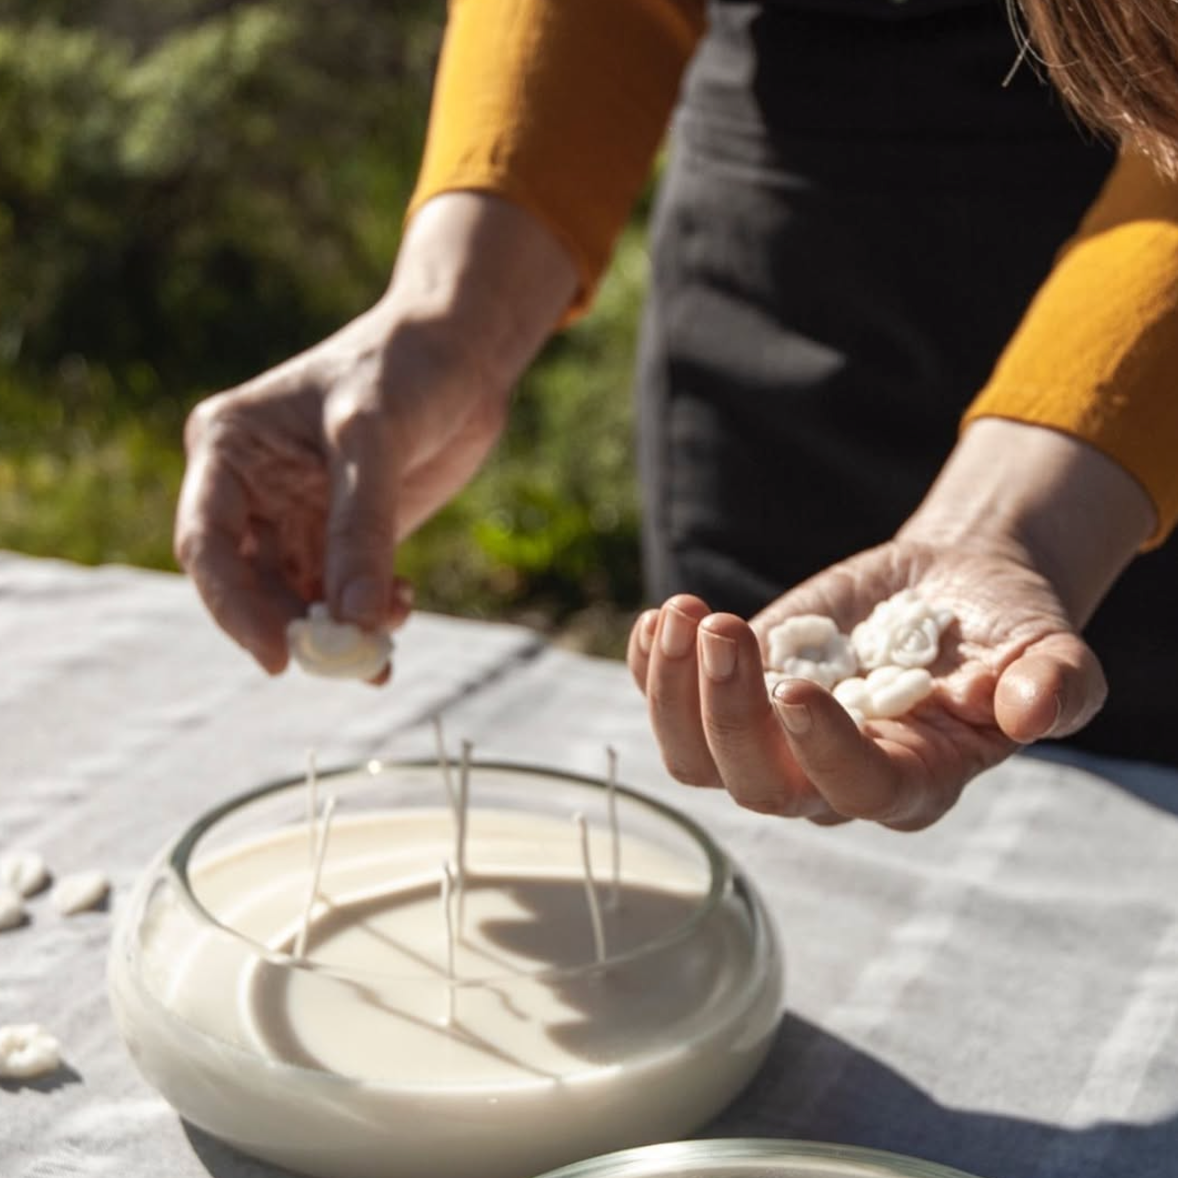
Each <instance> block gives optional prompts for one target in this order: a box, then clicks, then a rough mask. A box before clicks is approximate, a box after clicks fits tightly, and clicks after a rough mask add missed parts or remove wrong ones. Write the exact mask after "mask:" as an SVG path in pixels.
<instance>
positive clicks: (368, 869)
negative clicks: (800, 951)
mask: <svg viewBox="0 0 1178 1178" xmlns="http://www.w3.org/2000/svg"><path fill="white" fill-rule="evenodd" d="M449 787H450V788H451V789H452V788H453V782H450V783H449ZM318 791H319V792H318V796H319V799H320V800H323V799H324V798H325V797H326V796H327V795H328V794H333V795H334V797H335V810H334V817H333V819H332V821H331V824H330V828H329V830H328V834H327V844H326V854H325V857H324V867H323V872H322V877H321V879H320V883H319V888H318V891H317V892H316V893H315V895H314V896H312V885H311V881H312V878H313V876H314V858H315V855H314V851H315V840H316V838H317V837H319V836H320V833H321V824H320V823H318V822H316V823H312V822H310V821H309V819H308V804H307V797H308V792H307V787H306V785H305V784H304V782H303V780H302V779H301V778H299V779H290V780H286V781H280V782H276V783H274V784H271V785H266V786H263V787H261V788H259V789H257V790H254V791H252V792H250V793H248V794H245V795H243V796H241V797H238V798H235V799H232V800H231V801H229V802H227V803H225V804H224V805H221V806H218V807H216V808H215V809H213V810H211V811H210V812H209V813H208V814H206V815H204V816H203V817H201V818H200V819H198V820H197V821H196V822H195V823H194V824H193V825H192V826H191V827H190V828H189V829H188V830H186V831H184V832H183V833H182V834H181V835H180V836H179V837H178V838H177V839H176V841H175V842H174V843H173V844H171V845H170V846H168V847H166V848H165V849H164V850H163V851H162V852H161V853H160V855H159V856H158V858H157V859H156V861H155V862H154V863H153V864H152V865H151V866H150V867H149V868H148V870H147V871H146V872H145V873H144V875H143V877H142V879H141V880H140V882H139V884H138V886H137V888H136V889H135V891H134V893H133V894H132V896H131V897H130V898H129V901H128V903H127V904H126V906H125V907H124V909H123V910H122V912H121V913H120V916H119V919H118V921H117V923H116V928H115V933H114V937H113V940H112V946H111V954H110V960H109V989H110V996H111V1004H112V1008H113V1011H114V1014H115V1019H116V1022H117V1024H118V1026H119V1028H120V1031H121V1033H122V1035H123V1038H124V1039H125V1041H126V1043H127V1046H128V1048H129V1050H130V1052H131V1054H132V1056H133V1057H134V1059H135V1061H136V1063H137V1065H138V1067H139V1069H140V1070H141V1072H142V1073H143V1075H144V1076H145V1077H146V1078H147V1079H148V1080H149V1081H150V1082H151V1083H152V1084H153V1085H154V1086H155V1087H156V1088H157V1089H158V1090H159V1091H160V1092H161V1093H162V1094H163V1096H164V1097H165V1098H166V1099H167V1100H168V1101H169V1102H170V1103H171V1104H172V1105H173V1106H174V1107H175V1108H176V1110H177V1111H178V1112H179V1113H180V1114H181V1116H183V1117H185V1118H186V1119H187V1120H189V1121H190V1122H192V1123H193V1124H195V1125H197V1126H199V1127H200V1128H201V1129H204V1130H205V1131H207V1132H209V1133H211V1134H213V1135H214V1136H217V1137H219V1138H221V1139H222V1140H224V1141H227V1142H229V1143H230V1144H232V1145H234V1146H236V1147H237V1148H239V1149H241V1150H243V1151H244V1152H246V1153H249V1154H251V1155H254V1156H257V1157H260V1158H264V1159H266V1160H268V1161H272V1162H275V1163H277V1164H280V1165H283V1166H286V1167H288V1168H290V1169H293V1170H296V1171H301V1172H304V1173H307V1174H312V1175H320V1176H322V1178H421V1175H423V1174H428V1175H430V1178H470V1176H471V1175H472V1174H477V1175H479V1178H520V1175H522V1174H535V1173H538V1172H540V1171H543V1170H546V1169H551V1168H552V1167H554V1166H558V1165H562V1164H565V1163H567V1162H570V1161H572V1160H574V1159H577V1158H585V1157H589V1156H592V1155H594V1154H601V1153H604V1152H605V1151H607V1150H610V1149H617V1148H620V1147H624V1146H634V1145H641V1144H646V1143H649V1142H652V1141H665V1140H668V1139H673V1138H675V1137H681V1136H684V1135H685V1134H688V1133H691V1132H693V1131H695V1129H697V1128H698V1127H699V1126H700V1125H701V1124H703V1123H705V1122H706V1121H707V1120H708V1119H709V1118H710V1117H711V1116H712V1115H714V1114H715V1113H716V1112H717V1111H719V1109H720V1108H722V1107H723V1106H724V1105H725V1104H727V1103H728V1102H729V1101H730V1100H731V1098H732V1097H733V1096H734V1095H735V1094H736V1092H737V1091H738V1090H739V1089H740V1088H741V1087H743V1085H744V1084H745V1083H746V1082H747V1080H748V1079H749V1078H750V1077H751V1076H752V1074H753V1073H754V1071H755V1070H756V1068H757V1067H758V1066H759V1064H760V1063H761V1061H762V1059H763V1058H764V1056H765V1054H766V1052H767V1051H768V1048H769V1046H770V1043H771V1041H772V1037H773V1034H774V1031H775V1029H776V1027H777V1024H778V1022H779V1020H780V1016H781V998H782V965H781V956H780V949H779V946H778V943H777V940H776V937H775V935H774V932H773V929H772V926H771V923H770V921H769V920H768V919H767V916H766V914H765V911H764V908H763V906H762V904H761V902H760V900H759V899H758V897H757V895H756V893H755V891H754V889H753V888H752V886H751V885H750V883H749V881H748V880H747V879H746V878H745V877H744V875H743V874H742V873H741V872H740V871H739V870H738V869H737V868H735V867H734V865H733V864H732V863H731V862H730V861H729V860H728V858H727V857H726V856H725V855H724V854H723V853H722V852H721V850H720V849H719V847H718V846H717V845H716V844H715V843H714V842H713V840H712V839H711V838H710V837H709V836H708V835H707V833H706V832H705V831H703V830H702V829H701V828H700V827H699V826H697V825H696V824H695V823H694V822H692V821H691V820H690V819H688V818H687V817H686V816H684V815H682V814H680V813H678V812H677V811H675V810H673V809H671V808H669V807H666V806H664V805H662V804H660V803H658V802H655V801H653V800H651V799H648V798H645V797H643V796H642V795H641V794H638V793H635V792H633V791H631V790H628V789H624V788H622V787H618V788H617V790H616V793H615V795H614V799H613V805H612V807H611V803H610V799H609V796H608V792H607V790H606V789H605V787H604V786H603V784H602V783H601V782H600V781H598V780H594V779H590V778H584V777H577V776H574V775H571V774H564V773H555V772H550V771H547V770H543V769H536V768H529V767H523V766H516V765H504V764H489V763H478V764H476V765H474V766H473V767H472V771H471V786H470V810H469V821H468V823H467V829H468V839H467V848H468V850H467V854H468V856H469V859H468V863H467V867H466V872H465V884H464V886H459V885H460V883H461V881H460V880H456V874H455V873H456V872H457V875H458V876H461V874H462V873H461V872H459V871H458V870H457V859H458V857H459V853H458V851H457V849H456V842H455V827H456V819H455V814H454V811H453V810H452V808H451V806H450V804H449V803H448V793H447V783H446V776H445V774H443V772H442V769H441V767H440V766H439V764H438V763H437V762H415V763H396V764H393V763H381V762H372V763H369V764H367V765H363V766H358V767H353V768H349V769H342V770H338V771H335V772H331V773H324V774H321V775H320V778H319V783H318ZM611 809H613V810H615V811H616V814H617V818H618V829H619V830H620V832H621V840H620V842H619V843H618V844H617V846H618V850H619V851H620V855H619V856H618V868H617V874H616V884H615V875H614V872H613V869H612V862H613V855H614V845H615V844H614V842H613V837H612V834H611V825H610V812H611ZM576 813H581V814H583V815H584V816H585V817H586V822H587V826H588V828H589V831H590V834H589V850H590V856H591V861H592V865H593V866H592V871H593V883H592V884H590V882H589V880H588V879H587V878H586V874H585V870H584V867H583V860H582V852H581V845H580V841H579V828H578V827H577V825H576V823H575V822H574V821H573V817H574V815H575V814H576ZM444 864H449V865H450V874H451V888H450V890H447V888H446V886H445V885H444V884H443V879H444V877H445V874H446V868H445V867H444V866H443V865H444ZM615 886H616V888H617V904H616V907H615V905H614V888H615ZM590 890H592V891H593V893H594V895H595V896H596V897H598V907H599V909H600V912H599V915H600V917H601V924H602V929H603V933H604V937H603V940H602V941H601V942H598V941H597V939H596V937H595V934H594V932H593V929H592V925H593V920H592V912H591V907H590V905H589V899H588V896H589V891H590ZM452 891H453V892H454V893H455V895H452V894H451V892H452ZM307 913H310V915H311V918H310V920H309V921H306V930H307V931H306V932H305V933H304V934H303V935H304V936H306V944H305V951H304V953H303V954H302V955H301V956H300V955H299V953H298V940H299V935H300V930H301V929H302V927H303V925H304V921H305V916H306V914H307ZM447 922H450V924H451V927H452V928H453V926H454V925H457V926H458V928H459V930H460V935H458V936H456V937H454V938H451V937H448V936H447V934H446V925H447Z"/></svg>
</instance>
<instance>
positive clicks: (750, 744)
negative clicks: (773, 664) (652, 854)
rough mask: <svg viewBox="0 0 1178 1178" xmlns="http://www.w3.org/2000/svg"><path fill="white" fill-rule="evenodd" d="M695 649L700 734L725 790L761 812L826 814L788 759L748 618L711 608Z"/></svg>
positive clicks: (819, 798)
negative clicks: (697, 656) (699, 707)
mask: <svg viewBox="0 0 1178 1178" xmlns="http://www.w3.org/2000/svg"><path fill="white" fill-rule="evenodd" d="M699 651H700V660H699V661H700V679H699V691H700V705H701V714H702V719H703V728H704V737H705V739H706V740H707V743H708V749H709V751H710V752H711V754H712V760H713V761H714V762H715V765H716V768H717V770H718V772H719V774H720V778H721V780H722V781H723V783H724V787H725V788H726V789H727V790H728V792H729V793H730V794H731V795H732V796H733V797H734V798H735V799H736V800H737V801H738V802H739V803H740V804H741V805H742V806H745V807H746V808H748V809H750V810H756V811H758V812H760V813H764V814H780V815H784V816H787V817H799V816H806V817H810V816H816V815H824V814H830V813H831V810H830V807H829V805H827V803H826V801H825V799H824V798H823V797H822V795H821V794H820V793H818V792H817V790H815V789H814V788H813V787H812V786H811V785H810V783H809V782H808V781H807V780H806V776H805V774H804V773H803V772H802V771H801V770H800V769H799V767H798V764H797V762H796V761H795V760H794V757H793V753H792V752H791V750H790V746H789V742H788V741H787V740H786V737H785V733H784V732H783V730H782V727H781V722H780V721H779V720H778V718H777V714H776V712H774V710H773V707H772V705H771V704H770V703H769V693H768V692H767V691H766V690H765V674H764V671H763V670H762V669H761V650H760V647H759V646H758V644H757V638H756V635H755V634H754V633H753V631H752V630H751V629H750V627H749V626H748V624H747V623H746V622H744V621H743V620H742V619H741V618H738V617H735V616H734V615H733V614H712V615H711V617H709V618H705V619H704V621H703V623H702V624H701V625H700V628H699Z"/></svg>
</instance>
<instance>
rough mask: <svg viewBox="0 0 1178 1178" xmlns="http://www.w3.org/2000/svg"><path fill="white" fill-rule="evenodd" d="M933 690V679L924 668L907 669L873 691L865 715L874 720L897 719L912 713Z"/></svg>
mask: <svg viewBox="0 0 1178 1178" xmlns="http://www.w3.org/2000/svg"><path fill="white" fill-rule="evenodd" d="M932 689H933V677H932V676H931V675H930V674H929V673H928V671H926V670H925V669H924V667H906V668H905V669H904V670H902V671H901V672H900V674H899V675H897V676H895V678H893V679H891V680H890V681H889V682H887V683H884V684H882V685H881V686H879V687H877V688H875V689H874V690H873V691H872V693H871V706H870V709H869V710H867V711H866V712H865V714H866V715H867V717H868V718H869V719H872V720H892V719H895V717H897V716H903V715H904V714H905V713H906V712H910V711H911V710H912V709H913V708H914V707H916V705H917V704H918V703H920V701H921V700H922V699H924V698H925V697H926V696H927V695H929V694H930V693H931V692H932Z"/></svg>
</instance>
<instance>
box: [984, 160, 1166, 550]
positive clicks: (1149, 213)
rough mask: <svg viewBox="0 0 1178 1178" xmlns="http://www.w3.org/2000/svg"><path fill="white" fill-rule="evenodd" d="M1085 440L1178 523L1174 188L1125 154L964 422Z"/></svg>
mask: <svg viewBox="0 0 1178 1178" xmlns="http://www.w3.org/2000/svg"><path fill="white" fill-rule="evenodd" d="M987 416H989V417H1007V418H1013V419H1015V420H1018V421H1025V422H1030V423H1032V424H1035V425H1044V426H1050V427H1053V428H1055V429H1059V430H1063V431H1065V432H1066V433H1069V434H1072V435H1073V436H1075V437H1079V438H1082V439H1084V440H1085V441H1087V442H1090V443H1091V444H1092V445H1093V446H1095V447H1097V449H1099V450H1101V451H1103V452H1104V453H1105V454H1107V455H1108V456H1109V457H1110V458H1113V459H1114V460H1115V461H1116V462H1118V463H1120V465H1121V466H1122V467H1124V468H1125V469H1126V470H1127V471H1128V472H1129V473H1130V474H1132V475H1133V476H1134V477H1135V478H1136V479H1137V480H1138V481H1139V482H1140V483H1141V485H1142V486H1143V487H1144V488H1145V490H1146V491H1147V492H1148V494H1149V496H1150V498H1151V499H1152V500H1153V503H1154V506H1155V508H1156V509H1157V514H1158V527H1157V530H1156V531H1155V533H1154V534H1153V536H1152V537H1150V540H1149V543H1148V545H1147V546H1148V547H1155V546H1156V545H1158V544H1160V543H1161V542H1162V541H1163V540H1164V539H1165V538H1166V537H1167V535H1169V533H1170V532H1171V531H1172V530H1173V528H1174V526H1175V524H1176V523H1178V459H1176V455H1175V451H1176V450H1178V182H1176V181H1173V180H1168V179H1166V178H1164V177H1162V176H1161V175H1159V174H1158V173H1157V172H1156V171H1155V169H1154V168H1153V166H1152V165H1151V164H1150V163H1149V161H1148V160H1145V159H1143V158H1141V157H1137V156H1133V155H1129V154H1126V155H1124V156H1123V157H1122V158H1121V160H1120V162H1119V163H1118V165H1117V167H1116V168H1115V169H1114V170H1113V172H1112V174H1111V175H1110V177H1109V179H1108V181H1107V182H1106V184H1105V186H1104V188H1103V190H1102V191H1101V193H1100V196H1099V197H1098V198H1097V200H1096V203H1095V204H1094V205H1093V206H1092V208H1091V209H1090V210H1089V211H1088V214H1087V216H1086V217H1085V218H1084V221H1083V223H1082V224H1081V226H1080V229H1079V232H1078V233H1077V235H1076V237H1075V238H1073V239H1072V241H1070V242H1069V243H1068V244H1067V245H1066V246H1065V248H1064V250H1063V251H1062V252H1061V254H1060V256H1059V258H1058V260H1057V262H1056V265H1055V268H1054V269H1053V270H1052V272H1051V274H1050V275H1049V276H1048V278H1047V281H1046V282H1045V283H1044V285H1043V286H1042V287H1041V288H1040V290H1039V292H1038V294H1037V295H1036V296H1035V298H1034V300H1033V301H1032V303H1031V305H1030V307H1029V308H1028V310H1027V313H1026V315H1025V316H1024V318H1023V321H1022V323H1021V324H1020V325H1019V328H1018V330H1017V332H1016V333H1015V335H1014V337H1013V338H1012V339H1011V341H1010V343H1009V344H1008V345H1007V347H1006V350H1005V352H1004V353H1003V354H1002V356H1001V358H1000V359H999V361H998V364H997V367H996V368H995V370H994V373H993V375H992V376H991V378H990V380H989V383H988V384H987V385H986V387H985V388H984V389H983V390H982V391H981V393H980V394H979V395H978V397H977V399H976V400H975V401H974V403H973V404H972V405H971V406H970V408H969V410H968V411H967V413H966V416H965V421H966V423H968V422H969V421H972V420H974V419H975V418H978V417H987Z"/></svg>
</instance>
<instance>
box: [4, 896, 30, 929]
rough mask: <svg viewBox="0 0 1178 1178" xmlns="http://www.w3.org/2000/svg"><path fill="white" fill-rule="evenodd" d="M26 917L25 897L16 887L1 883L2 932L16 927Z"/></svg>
mask: <svg viewBox="0 0 1178 1178" xmlns="http://www.w3.org/2000/svg"><path fill="white" fill-rule="evenodd" d="M24 918H25V902H24V897H23V896H21V894H20V892H18V891H17V890H16V889H15V888H10V887H7V886H6V885H0V933H2V932H3V931H4V930H5V929H10V928H16V926H17V925H18V924H20V923H21V922H22V921H23V920H24Z"/></svg>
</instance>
